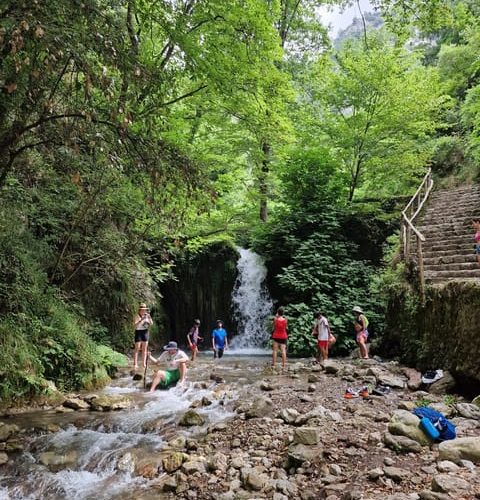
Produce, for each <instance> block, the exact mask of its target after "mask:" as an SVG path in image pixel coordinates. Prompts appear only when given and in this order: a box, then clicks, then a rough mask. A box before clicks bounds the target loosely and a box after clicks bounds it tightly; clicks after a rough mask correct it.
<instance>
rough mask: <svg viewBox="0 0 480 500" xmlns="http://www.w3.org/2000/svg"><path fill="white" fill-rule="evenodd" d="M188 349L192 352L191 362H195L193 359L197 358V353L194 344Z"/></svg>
mask: <svg viewBox="0 0 480 500" xmlns="http://www.w3.org/2000/svg"><path fill="white" fill-rule="evenodd" d="M190 349H191V350H192V361H195V358H196V357H197V353H198V347H197V346H196V345H195V344H192V345H191V346H190Z"/></svg>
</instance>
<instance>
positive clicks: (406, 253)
mask: <svg viewBox="0 0 480 500" xmlns="http://www.w3.org/2000/svg"><path fill="white" fill-rule="evenodd" d="M432 188H433V179H432V169H431V168H429V169H428V171H427V173H426V174H425V177H424V178H423V180H422V182H421V184H420V186H419V187H418V189H417V190H416V191H415V194H414V195H413V196H412V198H411V200H410V201H409V202H408V204H407V206H406V207H405V208H404V209H403V210H402V218H403V220H402V239H403V258H404V260H405V262H407V263H408V262H409V260H410V241H411V232H413V234H414V235H415V236H416V240H417V255H418V269H419V275H420V290H421V293H422V297H423V296H424V290H425V276H424V271H423V251H422V243H423V242H424V241H425V236H424V235H423V234H422V233H421V232H420V231H419V230H418V229H417V228H416V227H415V226H414V224H413V221H414V220H415V218H416V217H417V215H418V214H419V213H420V211H421V210H422V208H423V205H424V204H425V202H426V201H427V198H428V197H429V195H430V192H431V191H432ZM423 189H425V192H424V194H423V196H422V197H421V196H420V195H421V193H422V190H423ZM415 203H416V205H417V206H416V209H415V205H414V204H415ZM409 209H412V212H413V210H415V211H414V212H413V213H412V214H411V215H410V216H408V215H407V211H408V210H409Z"/></svg>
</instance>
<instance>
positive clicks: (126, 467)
mask: <svg viewBox="0 0 480 500" xmlns="http://www.w3.org/2000/svg"><path fill="white" fill-rule="evenodd" d="M117 469H118V470H120V471H122V472H128V473H129V474H132V473H133V471H134V470H135V457H134V456H133V454H132V453H130V452H127V453H125V455H122V456H121V457H120V458H119V459H118V462H117Z"/></svg>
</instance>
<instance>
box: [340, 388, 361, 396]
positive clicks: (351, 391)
mask: <svg viewBox="0 0 480 500" xmlns="http://www.w3.org/2000/svg"><path fill="white" fill-rule="evenodd" d="M358 396H359V394H358V392H357V391H356V390H354V389H352V388H351V387H349V388H348V389H346V390H345V394H344V395H343V397H344V398H345V399H353V398H358Z"/></svg>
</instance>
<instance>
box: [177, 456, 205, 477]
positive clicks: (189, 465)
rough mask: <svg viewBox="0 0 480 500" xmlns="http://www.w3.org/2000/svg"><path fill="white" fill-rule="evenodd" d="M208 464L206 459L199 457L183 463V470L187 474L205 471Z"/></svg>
mask: <svg viewBox="0 0 480 500" xmlns="http://www.w3.org/2000/svg"><path fill="white" fill-rule="evenodd" d="M205 471H206V464H205V461H202V460H199V459H198V458H197V459H195V460H189V461H188V462H185V463H184V464H183V465H182V472H184V473H185V474H187V476H188V475H191V474H194V473H195V472H205Z"/></svg>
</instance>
